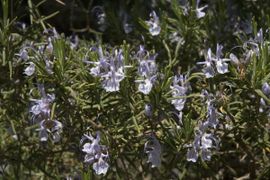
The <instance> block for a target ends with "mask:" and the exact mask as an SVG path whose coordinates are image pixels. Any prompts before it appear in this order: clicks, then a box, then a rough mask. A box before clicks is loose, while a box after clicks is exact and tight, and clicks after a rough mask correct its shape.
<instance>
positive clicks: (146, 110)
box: [144, 104, 153, 117]
mask: <svg viewBox="0 0 270 180" xmlns="http://www.w3.org/2000/svg"><path fill="white" fill-rule="evenodd" d="M144 113H145V115H146V116H147V117H152V115H153V107H152V105H151V104H146V105H145V106H144Z"/></svg>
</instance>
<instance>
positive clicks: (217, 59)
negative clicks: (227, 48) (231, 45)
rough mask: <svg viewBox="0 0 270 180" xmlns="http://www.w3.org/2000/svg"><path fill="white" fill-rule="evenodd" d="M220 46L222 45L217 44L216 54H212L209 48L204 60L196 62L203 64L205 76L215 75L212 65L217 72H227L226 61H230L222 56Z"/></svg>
mask: <svg viewBox="0 0 270 180" xmlns="http://www.w3.org/2000/svg"><path fill="white" fill-rule="evenodd" d="M222 48H223V46H221V45H219V44H217V48H216V55H212V51H211V49H210V48H209V49H208V51H207V54H206V56H205V61H204V62H198V63H197V64H203V65H204V69H203V72H204V75H205V77H206V78H212V77H214V76H215V69H214V65H215V67H216V70H217V72H218V73H219V74H225V73H227V72H229V70H228V64H227V62H228V61H230V59H226V58H222Z"/></svg>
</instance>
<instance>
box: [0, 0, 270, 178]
mask: <svg viewBox="0 0 270 180" xmlns="http://www.w3.org/2000/svg"><path fill="white" fill-rule="evenodd" d="M45 2H46V1H44V2H43V1H42V2H40V3H39V4H35V3H33V2H32V1H31V0H29V1H28V3H27V8H28V11H29V12H28V13H29V14H28V15H29V18H30V24H29V26H28V27H27V28H26V29H23V30H18V29H16V22H17V19H18V18H19V17H15V18H11V16H10V12H9V10H10V7H9V3H10V2H9V1H8V0H2V13H3V15H2V16H1V21H0V25H1V28H0V159H1V161H0V177H1V178H4V179H29V178H31V179H64V178H68V177H71V178H74V179H76V178H80V179H99V178H104V179H187V178H192V179H208V178H211V179H233V178H240V179H241V178H242V179H245V178H250V179H267V177H269V176H270V163H269V162H270V161H269V160H270V139H269V132H270V119H269V113H270V112H269V105H270V97H269V94H267V93H265V91H264V90H263V88H262V86H263V85H264V84H265V83H270V62H269V61H270V54H269V43H270V35H269V32H268V29H267V28H269V25H270V22H269V16H266V14H269V13H268V12H269V7H268V6H266V5H265V4H263V3H262V2H257V3H254V2H253V1H252V2H250V1H239V2H238V1H237V2H236V1H225V0H217V1H211V0H209V1H203V2H202V4H207V5H208V7H207V9H205V10H204V11H205V12H206V15H205V16H204V17H202V18H197V16H196V8H197V7H196V1H195V0H190V1H189V3H190V8H187V9H186V11H187V12H186V11H185V8H183V6H181V5H180V3H179V1H178V0H171V1H167V0H157V1H155V2H156V5H153V4H155V3H152V2H149V4H148V3H146V5H145V6H142V4H144V1H136V2H131V1H119V2H118V3H119V5H120V6H119V9H124V10H127V9H129V8H130V9H129V11H130V16H131V18H132V20H133V26H132V27H133V31H132V32H131V33H125V31H124V30H123V27H122V26H123V19H121V18H119V15H118V14H117V11H118V9H116V7H117V8H118V6H116V3H114V2H107V1H106V2H103V4H102V5H103V7H104V9H105V12H106V15H107V19H106V22H107V23H108V25H107V29H106V30H104V31H101V30H98V29H95V28H93V27H90V29H91V31H89V32H87V33H86V34H81V36H80V37H81V39H80V41H79V44H78V46H76V47H75V48H74V47H72V45H71V44H72V43H71V40H70V39H69V37H66V36H65V35H64V34H63V33H62V34H60V35H59V34H58V35H57V37H55V36H56V34H54V35H49V33H47V34H46V33H44V32H43V31H44V30H48V29H49V27H50V25H49V24H48V23H47V20H48V19H51V18H53V17H54V16H56V15H57V13H58V12H55V13H53V14H51V15H49V16H44V15H41V14H40V12H39V10H38V7H39V6H41V5H42V4H43V3H45ZM91 3H92V1H91ZM91 3H90V2H89V4H91ZM151 5H152V6H151ZM201 6H202V5H200V7H201ZM235 8H239V13H236V12H235ZM152 9H155V11H156V13H157V15H158V17H159V20H160V27H161V32H160V34H159V35H158V36H152V35H151V33H150V31H149V25H148V24H147V22H146V20H149V17H148V15H149V13H150V12H151V10H152ZM259 10H260V11H259ZM241 23H243V24H245V23H247V24H245V25H247V26H249V27H250V28H251V29H252V31H251V32H247V31H248V30H245V28H243V27H242V26H241V25H239V24H241ZM248 23H249V24H248ZM261 27H262V28H263V30H264V38H263V42H257V40H256V38H255V37H257V36H258V32H259V30H258V29H260V28H261ZM266 29H267V31H265V30H266ZM89 37H95V38H92V39H90V38H89ZM217 43H221V44H222V45H224V52H225V53H224V57H225V58H228V59H231V62H228V64H229V72H228V73H225V74H218V73H216V75H215V76H214V77H213V78H206V77H205V75H204V73H203V71H202V69H203V66H201V65H199V64H197V63H198V62H202V61H203V59H204V58H206V56H207V55H206V54H207V49H208V48H211V49H214V48H215V47H216V44H217ZM252 43H253V44H252ZM140 44H143V45H144V46H145V49H147V50H148V51H149V53H150V55H154V54H156V53H157V58H156V63H157V66H158V72H157V76H156V81H155V83H154V86H153V88H152V90H151V92H150V93H149V94H143V93H142V92H140V91H139V90H138V86H139V85H138V84H139V83H138V82H136V81H137V80H141V79H140V78H142V77H140V75H139V73H138V66H139V61H138V59H137V57H136V52H137V51H138V50H139V45H140ZM254 44H256V45H257V46H256V45H254ZM120 49H121V50H122V55H123V63H124V65H125V66H127V67H125V68H124V74H125V78H124V79H123V80H122V81H121V82H120V89H119V91H116V92H106V91H105V90H104V88H103V86H104V85H103V83H102V82H103V79H104V77H102V76H100V77H95V76H93V75H91V73H90V71H91V68H93V67H95V63H97V62H99V60H100V51H101V50H102V51H103V53H104V56H106V53H107V54H109V56H113V55H114V53H115V52H116V50H120ZM22 50H27V54H28V56H29V58H28V60H23V58H22V56H21V54H20V53H21V52H22ZM231 53H234V54H235V55H236V57H237V58H238V63H234V62H233V61H232V58H231V56H230V54H231ZM248 53H250V54H248ZM149 59H151V57H149ZM30 62H32V63H33V64H34V66H35V71H34V73H33V74H32V75H29V76H27V75H26V72H25V70H26V68H27V67H28V66H29V63H30ZM89 62H90V63H89ZM180 74H185V75H186V77H187V80H186V82H185V85H186V86H188V85H190V87H189V86H188V87H189V88H188V92H187V93H186V94H185V95H177V96H173V95H172V94H173V90H172V86H173V82H174V76H175V75H180ZM41 84H42V85H44V87H45V91H46V93H48V94H55V100H54V101H53V103H51V104H49V109H50V114H49V115H50V117H49V119H50V120H57V121H60V122H61V123H62V124H63V129H62V133H61V140H60V141H59V142H54V139H53V136H49V137H48V141H46V142H41V141H40V137H39V132H38V130H37V129H38V128H40V124H39V123H40V122H39V121H38V122H36V119H35V117H34V116H33V113H31V112H30V111H31V107H33V105H34V99H40V98H42V97H43V94H42V91H41V90H40V89H39V85H41ZM202 90H206V91H208V92H209V94H211V95H212V96H214V97H215V101H214V102H215V104H214V107H215V109H216V110H217V118H218V121H219V124H218V126H217V128H211V129H209V130H207V132H208V131H209V133H210V132H211V133H213V134H215V135H216V136H217V137H218V138H217V139H219V141H220V145H219V148H218V149H216V150H213V151H211V153H212V158H211V161H204V159H203V158H202V153H199V154H200V156H199V159H198V160H197V162H196V163H193V162H190V161H187V152H188V150H189V148H190V147H189V145H190V144H192V143H193V141H194V138H195V137H196V135H197V132H198V131H199V127H200V125H201V124H202V123H203V122H205V121H206V119H207V118H208V114H209V110H208V106H207V105H206V102H207V101H205V100H204V99H203V98H202ZM176 99H186V102H185V106H184V109H183V110H181V112H182V113H183V117H182V121H181V120H179V117H178V113H179V111H177V110H176V108H175V107H174V105H173V104H172V101H173V100H176ZM262 101H264V103H262ZM146 104H150V105H151V108H152V115H151V116H148V115H147V114H146V112H145V105H146ZM261 109H262V110H261ZM43 118H44V117H43ZM42 120H43V119H42ZM98 131H99V132H101V144H102V145H105V146H106V147H107V148H108V153H109V158H108V164H109V170H108V172H107V174H106V175H105V176H104V177H102V176H98V175H96V174H95V171H94V170H93V169H92V165H90V166H87V165H86V164H85V163H84V155H85V154H84V153H83V152H82V148H83V145H82V144H80V140H81V139H82V136H83V135H84V134H88V133H90V134H92V135H93V136H95V135H96V133H97V132H98ZM52 134H53V133H51V134H50V135H52ZM151 135H154V136H155V137H156V138H157V140H158V141H159V143H160V144H161V150H162V151H161V166H160V167H155V168H151V163H150V164H149V163H148V162H147V154H146V153H145V150H144V145H145V143H146V142H147V141H148V140H149V137H150V136H151Z"/></svg>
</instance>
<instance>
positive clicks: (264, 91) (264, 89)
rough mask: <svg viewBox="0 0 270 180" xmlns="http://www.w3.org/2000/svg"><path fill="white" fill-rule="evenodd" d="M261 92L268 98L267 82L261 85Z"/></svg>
mask: <svg viewBox="0 0 270 180" xmlns="http://www.w3.org/2000/svg"><path fill="white" fill-rule="evenodd" d="M262 92H263V93H264V94H265V95H266V96H269V95H270V85H269V84H268V83H267V82H265V83H263V85H262Z"/></svg>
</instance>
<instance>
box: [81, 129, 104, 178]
mask: <svg viewBox="0 0 270 180" xmlns="http://www.w3.org/2000/svg"><path fill="white" fill-rule="evenodd" d="M85 140H87V141H88V142H87V143H85V144H84V145H83V149H82V151H83V152H84V153H86V154H85V157H84V162H85V163H87V164H92V166H93V169H94V171H95V173H96V174H97V175H101V174H103V175H105V174H106V173H107V171H108V168H109V164H108V163H107V162H106V160H107V159H108V157H109V155H108V151H107V148H106V147H105V146H104V145H100V144H99V143H100V132H99V131H98V132H97V133H96V138H94V137H93V136H92V135H91V134H89V135H86V134H85V135H84V136H83V138H82V139H81V141H80V144H83V143H84V141H85Z"/></svg>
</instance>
